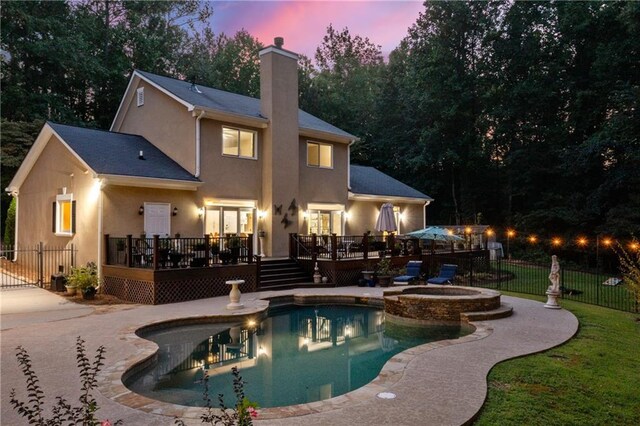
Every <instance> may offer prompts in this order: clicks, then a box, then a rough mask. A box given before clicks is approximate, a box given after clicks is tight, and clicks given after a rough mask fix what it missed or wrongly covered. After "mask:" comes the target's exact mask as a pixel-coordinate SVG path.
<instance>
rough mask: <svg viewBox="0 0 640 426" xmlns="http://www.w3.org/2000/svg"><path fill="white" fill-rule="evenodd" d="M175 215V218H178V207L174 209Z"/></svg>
mask: <svg viewBox="0 0 640 426" xmlns="http://www.w3.org/2000/svg"><path fill="white" fill-rule="evenodd" d="M173 215H174V216H177V215H178V208H177V207H174V208H173Z"/></svg>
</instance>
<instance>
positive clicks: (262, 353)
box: [258, 346, 267, 355]
mask: <svg viewBox="0 0 640 426" xmlns="http://www.w3.org/2000/svg"><path fill="white" fill-rule="evenodd" d="M266 353H267V350H266V349H265V348H263V347H262V346H260V347H259V348H258V355H266Z"/></svg>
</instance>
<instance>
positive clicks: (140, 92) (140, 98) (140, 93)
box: [136, 87, 144, 107]
mask: <svg viewBox="0 0 640 426" xmlns="http://www.w3.org/2000/svg"><path fill="white" fill-rule="evenodd" d="M136 105H137V106H139V107H141V106H143V105H144V87H138V89H137V90H136Z"/></svg>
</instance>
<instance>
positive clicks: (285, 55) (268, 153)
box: [260, 37, 300, 256]
mask: <svg viewBox="0 0 640 426" xmlns="http://www.w3.org/2000/svg"><path fill="white" fill-rule="evenodd" d="M283 45H284V39H283V38H282V37H276V38H275V39H274V44H273V45H271V46H267V47H266V48H264V49H262V50H261V51H260V110H261V113H262V115H263V116H264V117H266V118H268V119H269V125H268V127H267V128H266V129H265V131H264V133H263V134H264V137H263V140H262V150H263V151H262V152H263V153H262V158H263V166H262V181H263V187H262V208H263V209H266V210H268V211H272V206H273V205H280V204H282V205H283V206H288V205H289V204H290V203H291V201H292V200H293V199H299V196H298V195H299V194H298V192H299V180H300V179H299V174H300V171H299V167H300V166H299V162H300V159H299V158H300V156H299V151H300V147H299V145H300V142H299V125H298V55H297V54H296V53H293V52H289V51H288V50H285V49H283V47H282V46H283ZM286 212H287V211H286V209H284V210H283V211H282V214H281V215H277V214H269V215H268V216H267V218H266V220H265V223H264V224H263V228H265V229H264V230H265V231H267V235H268V237H267V241H266V249H267V255H269V256H284V255H288V243H289V240H288V235H289V233H291V232H298V225H299V223H298V221H299V216H300V215H294V216H291V217H289V218H288V219H289V220H290V221H291V224H290V225H289V226H287V227H286V229H285V227H284V225H283V219H284V214H285V213H286ZM284 223H286V221H284Z"/></svg>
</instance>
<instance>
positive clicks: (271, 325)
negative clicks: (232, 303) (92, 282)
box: [125, 305, 473, 408]
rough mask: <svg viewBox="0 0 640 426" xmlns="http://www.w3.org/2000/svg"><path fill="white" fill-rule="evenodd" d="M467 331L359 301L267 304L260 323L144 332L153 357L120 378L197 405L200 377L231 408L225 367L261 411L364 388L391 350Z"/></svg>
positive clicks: (150, 393) (143, 390)
mask: <svg viewBox="0 0 640 426" xmlns="http://www.w3.org/2000/svg"><path fill="white" fill-rule="evenodd" d="M472 332H473V327H472V326H469V325H467V324H456V325H433V326H415V327H414V326H405V325H398V324H391V323H387V324H385V321H384V312H383V311H382V310H380V309H377V308H372V307H361V306H341V305H318V306H286V307H279V308H275V309H274V308H270V310H269V315H268V317H266V318H265V319H264V320H263V321H262V322H260V323H259V324H251V323H247V324H199V325H190V326H179V327H174V328H168V329H164V330H160V331H153V332H150V333H148V334H146V335H144V336H143V337H144V338H146V339H149V340H152V341H154V342H156V343H157V344H158V346H159V347H160V350H159V353H158V362H157V363H156V364H155V365H154V366H153V367H151V368H149V369H147V370H145V371H143V372H141V373H138V374H136V375H134V376H132V377H131V378H129V379H128V380H127V382H126V383H125V384H126V385H127V387H129V388H130V389H131V390H133V391H134V392H137V393H139V394H142V395H145V396H147V397H149V398H153V399H156V400H160V401H164V402H169V403H174V404H180V405H187V406H203V405H204V401H203V398H202V394H203V390H204V387H203V383H202V378H203V376H204V373H205V371H207V372H208V374H209V393H210V396H211V400H212V401H213V405H214V406H217V395H218V394H220V393H222V394H223V395H224V399H225V403H226V404H227V406H233V404H234V402H235V395H234V393H233V377H232V375H231V367H233V366H237V367H238V369H239V370H240V375H241V376H242V378H243V380H244V381H245V386H244V391H245V395H246V397H247V398H249V399H250V400H251V401H254V402H257V403H258V405H259V406H260V407H262V408H267V407H279V406H286V405H294V404H302V403H307V402H313V401H319V400H324V399H329V398H333V397H335V396H338V395H342V394H345V393H347V392H350V391H352V390H355V389H357V388H359V387H361V386H364V385H366V384H367V383H369V382H370V381H372V380H373V379H374V378H375V377H376V376H377V375H378V374H379V373H380V370H381V369H382V367H383V365H384V364H385V363H386V362H387V361H388V360H389V359H390V358H391V357H392V356H393V355H395V354H397V353H399V352H402V351H404V350H406V349H408V348H411V347H414V346H417V345H421V344H424V343H428V342H433V341H437V340H444V339H455V338H458V337H461V336H464V335H467V334H470V333H472Z"/></svg>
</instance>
